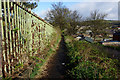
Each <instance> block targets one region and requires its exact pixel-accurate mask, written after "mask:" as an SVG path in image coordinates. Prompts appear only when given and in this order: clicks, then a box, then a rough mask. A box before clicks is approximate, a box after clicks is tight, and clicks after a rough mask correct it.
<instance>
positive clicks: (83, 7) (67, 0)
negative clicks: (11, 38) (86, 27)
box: [33, 0, 118, 20]
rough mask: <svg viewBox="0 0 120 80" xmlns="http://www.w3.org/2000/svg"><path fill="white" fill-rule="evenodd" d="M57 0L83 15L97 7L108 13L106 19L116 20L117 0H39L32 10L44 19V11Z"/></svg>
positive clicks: (85, 15)
mask: <svg viewBox="0 0 120 80" xmlns="http://www.w3.org/2000/svg"><path fill="white" fill-rule="evenodd" d="M59 1H61V2H63V4H64V5H65V6H66V7H68V8H69V9H70V10H78V11H79V13H80V14H81V15H82V16H83V17H87V16H89V15H90V12H91V11H93V10H96V9H97V10H99V11H100V12H101V13H107V14H108V16H107V18H106V19H108V20H118V0H111V1H110V0H109V1H108V0H97V1H96V0H64V1H63V0H57V1H56V0H48V1H47V0H44V1H42V0H41V1H40V2H38V7H37V8H35V9H34V10H33V12H34V13H36V14H37V15H39V16H40V17H41V18H43V19H44V17H45V16H46V13H47V12H48V11H49V10H50V9H51V4H52V3H55V2H59Z"/></svg>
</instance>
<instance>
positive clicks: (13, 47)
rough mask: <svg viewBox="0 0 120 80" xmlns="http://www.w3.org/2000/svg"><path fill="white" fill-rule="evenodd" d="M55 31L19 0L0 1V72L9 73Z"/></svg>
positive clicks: (7, 74)
mask: <svg viewBox="0 0 120 80" xmlns="http://www.w3.org/2000/svg"><path fill="white" fill-rule="evenodd" d="M54 31H55V30H54V29H53V28H52V25H50V24H49V23H47V22H46V21H44V20H43V19H41V18H40V17H38V16H37V15H35V14H33V13H32V12H31V10H30V9H26V8H25V7H24V5H22V3H16V2H9V0H7V2H1V1H0V53H1V54H0V74H1V75H2V76H3V77H7V76H12V75H14V73H15V72H16V71H18V70H20V69H19V68H18V69H16V66H17V65H20V64H22V65H23V64H25V63H28V60H29V59H28V56H34V55H35V54H37V53H38V52H40V51H42V50H43V49H44V48H45V46H46V45H47V44H48V42H50V40H51V35H52V33H53V32H54Z"/></svg>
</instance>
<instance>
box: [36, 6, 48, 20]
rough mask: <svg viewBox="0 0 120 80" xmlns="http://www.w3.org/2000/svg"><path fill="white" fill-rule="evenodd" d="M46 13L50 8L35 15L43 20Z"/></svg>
mask: <svg viewBox="0 0 120 80" xmlns="http://www.w3.org/2000/svg"><path fill="white" fill-rule="evenodd" d="M48 11H50V8H48V9H47V10H42V11H40V12H38V13H36V14H38V16H40V17H41V18H44V17H45V16H46V14H47V12H48Z"/></svg>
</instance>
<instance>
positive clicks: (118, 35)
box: [113, 32, 120, 41]
mask: <svg viewBox="0 0 120 80" xmlns="http://www.w3.org/2000/svg"><path fill="white" fill-rule="evenodd" d="M113 41H120V32H116V33H114V34H113Z"/></svg>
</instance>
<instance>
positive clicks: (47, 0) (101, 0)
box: [39, 0, 119, 2]
mask: <svg viewBox="0 0 120 80" xmlns="http://www.w3.org/2000/svg"><path fill="white" fill-rule="evenodd" d="M39 1H40V2H61V1H62V2H119V0H39Z"/></svg>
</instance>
